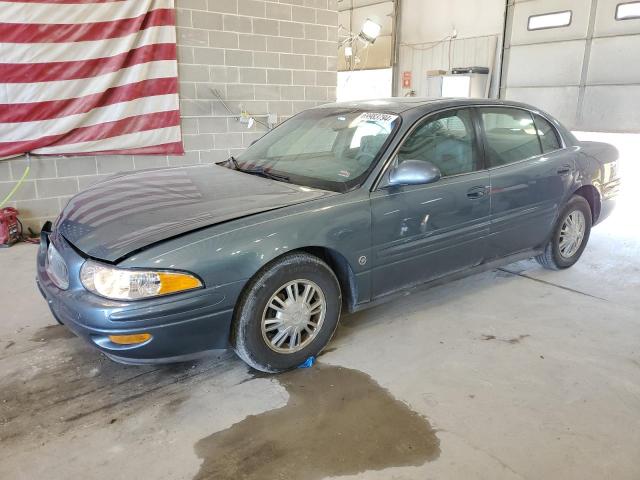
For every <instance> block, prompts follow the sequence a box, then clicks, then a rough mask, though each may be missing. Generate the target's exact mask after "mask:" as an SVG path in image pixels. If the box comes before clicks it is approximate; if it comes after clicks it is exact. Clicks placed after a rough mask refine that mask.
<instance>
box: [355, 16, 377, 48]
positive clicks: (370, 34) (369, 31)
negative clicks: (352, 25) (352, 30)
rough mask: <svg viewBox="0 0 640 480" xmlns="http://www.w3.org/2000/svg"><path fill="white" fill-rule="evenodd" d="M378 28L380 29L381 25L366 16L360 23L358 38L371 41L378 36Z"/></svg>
mask: <svg viewBox="0 0 640 480" xmlns="http://www.w3.org/2000/svg"><path fill="white" fill-rule="evenodd" d="M380 30H382V27H381V26H380V25H379V24H377V23H376V22H374V21H373V20H371V19H370V18H367V19H366V20H365V21H364V23H363V24H362V29H361V30H360V38H362V39H363V40H364V41H365V42H368V43H373V42H375V41H376V38H378V36H380Z"/></svg>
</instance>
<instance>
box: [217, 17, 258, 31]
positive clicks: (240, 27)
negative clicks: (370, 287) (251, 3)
mask: <svg viewBox="0 0 640 480" xmlns="http://www.w3.org/2000/svg"><path fill="white" fill-rule="evenodd" d="M223 23H224V29H225V30H226V31H228V32H241V33H251V32H252V31H253V27H252V23H251V19H250V18H249V17H239V16H237V15H224V16H223Z"/></svg>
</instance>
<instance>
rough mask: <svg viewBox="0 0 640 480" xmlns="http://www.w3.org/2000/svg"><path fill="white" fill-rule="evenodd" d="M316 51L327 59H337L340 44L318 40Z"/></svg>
mask: <svg viewBox="0 0 640 480" xmlns="http://www.w3.org/2000/svg"><path fill="white" fill-rule="evenodd" d="M316 50H317V54H318V55H324V56H326V57H331V56H334V57H335V56H336V55H337V53H338V44H337V43H336V42H329V41H325V40H317V41H316Z"/></svg>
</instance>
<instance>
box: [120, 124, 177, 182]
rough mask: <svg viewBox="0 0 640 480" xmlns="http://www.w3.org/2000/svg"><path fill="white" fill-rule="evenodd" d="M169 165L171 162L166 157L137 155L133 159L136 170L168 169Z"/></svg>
mask: <svg viewBox="0 0 640 480" xmlns="http://www.w3.org/2000/svg"><path fill="white" fill-rule="evenodd" d="M183 122H184V121H183ZM168 165H169V162H168V161H167V157H166V155H136V156H134V157H133V166H134V167H135V169H136V170H144V169H146V168H161V167H167V166H168Z"/></svg>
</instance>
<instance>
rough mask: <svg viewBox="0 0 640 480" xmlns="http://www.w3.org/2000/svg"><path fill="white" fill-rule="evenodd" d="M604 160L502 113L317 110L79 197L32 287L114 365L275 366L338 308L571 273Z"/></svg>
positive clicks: (536, 120) (46, 241)
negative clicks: (225, 359) (224, 149)
mask: <svg viewBox="0 0 640 480" xmlns="http://www.w3.org/2000/svg"><path fill="white" fill-rule="evenodd" d="M617 158H618V153H617V151H616V150H615V148H613V147H612V146H610V145H607V144H603V143H589V142H580V141H578V140H576V138H575V137H574V136H573V135H572V134H571V133H570V132H569V131H567V129H565V128H564V127H563V126H562V125H561V124H559V123H558V122H557V121H556V120H555V119H553V118H552V117H551V116H550V115H548V114H546V113H545V112H542V111H540V110H538V109H536V108H534V107H531V106H528V105H524V104H519V103H514V102H507V101H499V100H469V99H439V100H424V99H423V100H421V99H415V98H411V99H388V100H375V101H363V102H356V103H342V104H330V105H324V106H321V107H317V108H314V109H311V110H307V111H305V112H302V113H300V114H298V115H296V116H294V117H292V118H291V119H289V120H287V121H286V122H284V123H283V124H281V125H280V126H278V127H277V128H275V129H274V130H272V131H271V132H269V133H267V134H266V135H265V136H263V137H262V138H261V139H259V140H258V141H257V142H255V143H254V144H253V145H251V146H250V147H249V148H248V149H247V150H246V151H244V152H243V153H242V154H241V155H239V156H238V158H234V157H231V158H230V159H229V160H228V161H226V162H223V163H222V164H217V165H214V164H208V165H196V166H192V167H181V168H166V169H156V170H146V171H138V172H131V173H125V174H119V175H115V176H113V177H110V178H108V179H106V180H104V181H103V182H101V183H99V184H97V185H95V186H93V187H91V188H89V189H87V190H85V191H83V192H81V193H79V194H78V195H76V196H75V197H74V198H72V199H71V200H70V201H69V203H68V205H67V206H66V208H65V209H64V210H63V212H62V213H61V215H60V217H59V218H58V219H57V221H56V222H55V224H54V225H51V224H47V225H45V226H44V227H43V232H42V235H41V244H40V249H39V252H38V274H37V282H38V286H39V288H40V290H41V292H42V294H43V296H44V298H45V299H46V301H47V302H48V304H49V307H50V309H51V311H52V313H53V315H54V316H55V317H56V319H57V320H58V321H59V322H60V323H62V324H64V325H65V326H67V327H68V328H69V329H70V330H72V331H73V332H75V333H76V334H77V335H79V336H81V337H83V338H85V339H86V340H87V341H88V342H90V343H91V344H92V345H94V346H95V347H96V348H97V349H99V350H100V351H102V352H104V353H105V354H106V355H108V356H109V357H110V358H112V359H114V360H116V361H120V362H124V363H156V362H172V361H183V360H186V359H191V358H193V357H195V356H199V355H202V354H203V353H205V352H207V351H210V350H216V349H222V348H228V347H232V348H233V349H235V351H236V352H237V354H238V355H239V356H240V358H242V359H243V360H244V361H245V362H247V363H248V364H249V365H251V366H252V367H254V368H256V369H258V370H262V371H265V372H280V371H284V370H287V369H290V368H294V367H296V366H298V365H300V364H301V363H303V362H304V361H305V360H306V359H308V358H309V357H312V356H315V355H318V353H319V352H320V351H321V350H322V349H323V348H325V346H326V345H327V344H328V342H329V341H330V340H331V337H332V335H333V334H334V332H335V330H336V327H337V325H338V321H339V318H340V314H341V312H342V311H349V312H353V311H356V310H360V309H363V308H366V307H368V306H371V305H375V304H377V303H379V302H382V301H385V300H388V299H392V298H394V297H396V296H397V295H398V294H401V293H403V292H406V291H407V290H408V289H414V288H417V287H420V286H425V285H426V286H428V285H433V284H435V283H442V282H444V281H447V280H450V279H453V278H459V277H460V276H463V275H469V274H471V273H474V272H478V271H481V270H484V269H488V268H495V267H496V266H499V265H501V264H505V263H509V262H513V261H515V260H520V259H524V258H530V257H535V258H536V259H537V260H538V261H539V262H540V263H541V264H542V265H543V266H545V267H547V268H551V269H563V268H568V267H570V266H571V265H573V264H574V263H575V262H576V261H577V260H578V259H579V258H580V256H581V255H582V252H583V251H584V249H585V248H586V246H587V242H588V239H589V233H590V230H591V227H592V226H593V225H595V224H596V223H598V222H600V221H602V220H603V219H604V218H605V217H606V216H607V215H608V214H609V212H610V211H611V210H612V208H613V205H614V202H615V196H616V193H617V191H618V186H619V178H618V176H617V171H616V162H617ZM381 341H382V340H381Z"/></svg>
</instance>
